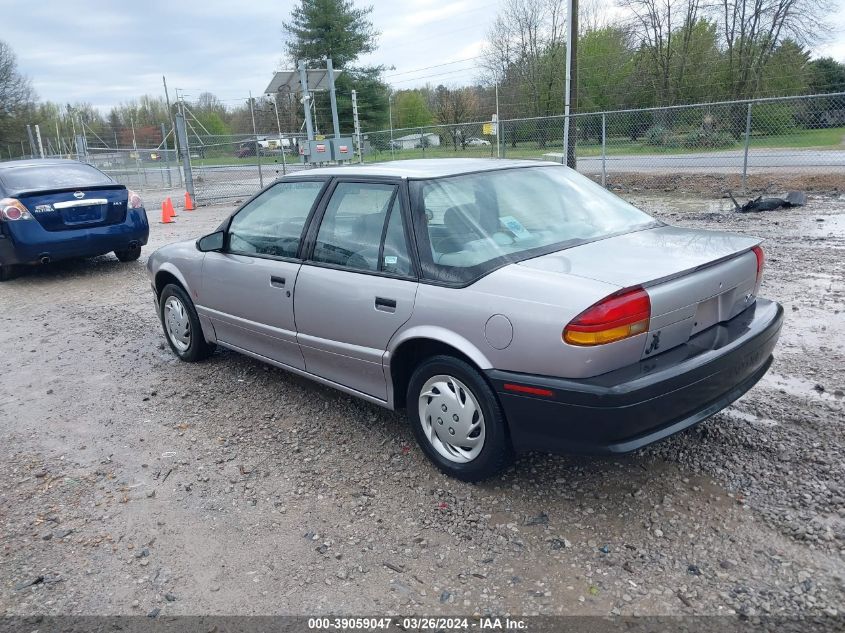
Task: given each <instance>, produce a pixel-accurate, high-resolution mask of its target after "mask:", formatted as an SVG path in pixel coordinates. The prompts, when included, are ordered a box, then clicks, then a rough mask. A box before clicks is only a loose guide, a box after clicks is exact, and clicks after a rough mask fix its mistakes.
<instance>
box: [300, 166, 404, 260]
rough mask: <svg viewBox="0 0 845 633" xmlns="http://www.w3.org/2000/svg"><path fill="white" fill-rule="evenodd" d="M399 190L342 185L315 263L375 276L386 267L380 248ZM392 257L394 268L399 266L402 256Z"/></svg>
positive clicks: (372, 185) (322, 233)
mask: <svg viewBox="0 0 845 633" xmlns="http://www.w3.org/2000/svg"><path fill="white" fill-rule="evenodd" d="M397 189H398V188H397V187H396V185H387V184H380V183H358V182H341V183H339V184H338V185H337V187H335V190H334V192H333V193H332V197H331V200H329V204H328V206H327V207H326V212H325V214H324V215H323V220H322V222H321V223H320V230H319V232H318V233H317V242H316V244H315V246H314V255H313V257H312V258H311V259H313V260H314V261H315V262H322V263H325V264H334V265H336V266H344V267H346V268H353V269H356V270H369V271H373V272H375V271H378V270H379V268H380V267H383V266H384V263H383V262H380V261H379V257H380V254H381V252H380V250H381V249H380V247H381V242H382V236H383V235H384V231H385V223H386V221H387V215H388V212H389V211H390V209H391V207H392V206H393V202H394V200H395V198H396V192H397ZM400 228H401V227H400ZM394 230H395V229H394ZM390 257H391V259H390V260H389V261H390V262H391V264H390V265H391V266H395V265H397V264H398V263H399V260H398V255H394V254H391V255H390ZM394 257H396V259H393V258H394Z"/></svg>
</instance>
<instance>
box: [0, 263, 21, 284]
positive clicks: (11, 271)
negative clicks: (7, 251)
mask: <svg viewBox="0 0 845 633" xmlns="http://www.w3.org/2000/svg"><path fill="white" fill-rule="evenodd" d="M20 273H21V267H20V266H15V265H13V264H0V281H9V280H10V279H14V278H15V277H17V276H18V275H20Z"/></svg>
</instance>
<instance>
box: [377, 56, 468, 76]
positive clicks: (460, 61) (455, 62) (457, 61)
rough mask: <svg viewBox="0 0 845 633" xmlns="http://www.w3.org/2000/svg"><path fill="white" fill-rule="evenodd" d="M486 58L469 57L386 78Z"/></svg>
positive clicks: (394, 74)
mask: <svg viewBox="0 0 845 633" xmlns="http://www.w3.org/2000/svg"><path fill="white" fill-rule="evenodd" d="M482 57H484V56H483V55H476V56H475V57H467V58H466V59H456V60H455V61H453V62H445V63H443V64H434V65H433V66H423V67H422V68H414V69H413V70H406V71H403V72H401V73H392V74H390V75H385V76H384V78H385V79H388V78H390V77H398V76H399V75H409V74H411V73H416V72H421V71H423V70H431V69H432V68H440V67H442V66H451V65H452V64H460V63H463V62H471V61H473V60H476V59H481V58H482Z"/></svg>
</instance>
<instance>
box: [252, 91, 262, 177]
mask: <svg viewBox="0 0 845 633" xmlns="http://www.w3.org/2000/svg"><path fill="white" fill-rule="evenodd" d="M249 114H250V116H251V117H252V136H253V139H254V140H255V160H256V162H258V183H259V185H260V186H261V188H262V189H264V174H262V173H261V147H260V146H259V145H258V132H256V130H255V109H254V108H253V107H252V93H251V92H250V93H249Z"/></svg>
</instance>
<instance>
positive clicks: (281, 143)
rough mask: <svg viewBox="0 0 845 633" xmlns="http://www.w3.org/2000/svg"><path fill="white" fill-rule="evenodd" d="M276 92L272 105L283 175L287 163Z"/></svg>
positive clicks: (285, 171)
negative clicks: (274, 111) (274, 112)
mask: <svg viewBox="0 0 845 633" xmlns="http://www.w3.org/2000/svg"><path fill="white" fill-rule="evenodd" d="M278 94H279V93H278V91H276V92H274V93H273V107H274V108H275V110H276V128H277V129H278V130H279V148H280V149H281V150H282V175H283V176H284V175H285V173H287V163H286V161H285V142H284V141H283V140H282V122H281V120H280V119H279V100H278V99H277V96H278ZM291 147H292V146H291Z"/></svg>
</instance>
